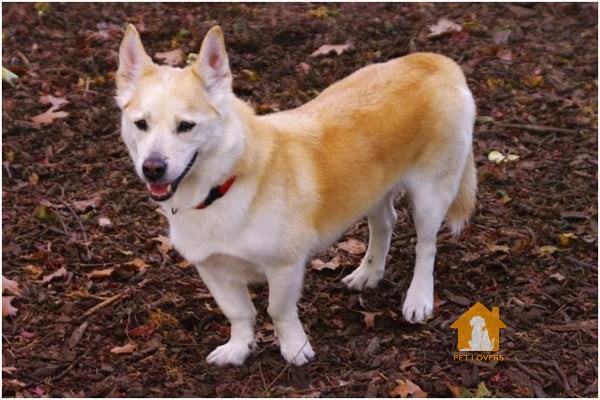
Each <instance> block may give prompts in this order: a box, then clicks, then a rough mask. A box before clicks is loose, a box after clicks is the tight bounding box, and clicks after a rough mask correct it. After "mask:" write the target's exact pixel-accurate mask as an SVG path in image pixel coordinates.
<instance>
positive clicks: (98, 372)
mask: <svg viewBox="0 0 600 400" xmlns="http://www.w3.org/2000/svg"><path fill="white" fill-rule="evenodd" d="M2 15H3V51H2V65H3V67H6V68H8V69H9V70H11V71H13V72H14V73H16V74H17V75H18V76H19V78H18V80H16V81H15V82H13V85H11V84H8V83H6V82H3V90H2V135H3V140H2V162H3V164H2V167H3V168H2V222H3V223H2V234H3V242H2V270H3V275H4V276H6V277H7V278H9V279H11V280H14V281H16V282H18V283H19V285H20V286H19V288H20V290H19V291H18V293H17V294H14V293H12V294H11V293H9V292H6V291H5V292H4V295H6V296H14V298H13V300H12V305H13V306H14V307H15V308H16V310H17V311H16V313H15V314H14V315H11V316H7V317H3V319H2V356H3V357H2V367H3V370H2V377H3V379H2V395H3V396H5V397H20V396H25V397H45V396H52V397H62V396H76V397H125V396H128V397H165V396H168V397H180V396H181V397H182V396H188V397H214V396H219V397H227V396H233V397H255V396H259V397H272V396H275V397H288V396H290V397H297V396H307V397H363V396H368V397H388V396H419V395H424V394H425V393H426V394H427V395H429V396H432V397H438V396H439V397H449V396H460V397H468V396H475V395H480V396H481V395H491V396H498V397H500V396H506V397H513V396H514V397H517V396H518V397H580V396H586V397H587V396H589V397H597V395H598V346H597V345H598V322H597V316H598V268H597V266H598V259H597V252H598V240H597V239H598V234H597V220H598V208H597V206H598V197H597V193H598V164H597V160H598V151H597V149H598V140H597V139H598V138H597V123H598V120H597V118H598V114H597V113H598V108H597V106H598V97H597V93H598V87H597V83H598V80H597V77H598V68H597V65H598V64H597V61H598V59H597V55H598V53H597V49H598V43H597V37H598V17H597V16H598V10H597V5H596V4H593V3H573V4H536V3H525V4H524V3H518V4H509V3H502V4H499V3H483V4H469V3H461V4H451V3H447V4H428V3H409V4H396V3H370V4H360V3H352V4H342V3H337V4H309V3H291V4H276V3H274V4H258V3H251V4H241V3H232V4H204V5H196V4H190V3H185V4H176V3H170V4H160V3H152V4H138V3H126V4H120V3H85V4H83V3H81V4H59V3H27V4H18V3H3V4H2ZM442 18H445V19H447V20H449V21H452V22H454V23H456V24H458V26H460V31H458V30H454V31H448V32H441V33H440V34H439V35H433V36H432V35H430V33H431V32H432V28H433V29H435V28H436V27H437V28H439V27H440V25H439V21H440V19H442ZM127 22H133V23H135V24H136V26H137V27H138V29H139V30H140V32H141V35H142V38H143V41H144V43H145V45H146V48H147V51H148V54H150V55H154V54H156V53H157V52H166V51H171V50H174V49H181V50H182V52H183V54H184V55H186V56H187V54H189V53H194V52H197V51H198V49H199V47H200V43H201V40H202V38H203V36H204V34H205V33H206V31H207V30H208V29H209V28H210V27H211V26H213V25H215V24H219V25H220V26H221V27H222V28H223V30H224V32H225V38H226V43H227V46H228V49H229V57H230V63H231V67H232V70H233V73H234V80H235V84H234V90H235V92H236V94H238V96H240V97H241V98H243V99H245V100H246V101H248V102H250V103H251V104H252V105H253V106H254V107H255V109H256V110H257V112H258V113H268V112H273V111H277V110H285V109H289V108H292V107H295V106H298V105H300V104H302V103H304V102H306V101H308V100H310V99H311V98H313V97H315V96H316V95H317V94H318V93H319V92H320V91H321V90H323V89H324V88H325V87H327V86H328V85H330V84H331V83H332V82H335V81H336V80H339V79H340V78H342V77H344V76H346V75H348V74H350V73H351V72H352V71H354V70H356V69H358V68H360V67H362V66H364V65H367V64H370V63H374V62H381V61H386V60H389V59H391V58H394V57H399V56H402V55H405V54H408V53H410V52H415V51H433V52H437V53H442V54H445V55H448V56H449V57H451V58H453V59H454V60H456V61H457V62H458V63H459V64H460V65H461V66H462V67H463V69H464V70H465V73H466V76H467V79H468V83H469V86H470V87H471V89H472V91H473V93H474V96H475V98H476V101H477V107H478V119H477V123H476V130H475V139H474V150H475V155H476V157H475V158H476V164H477V168H478V177H479V194H478V206H477V210H476V213H475V215H474V216H473V218H472V220H471V224H470V226H469V227H468V228H467V229H466V230H465V232H464V233H463V234H462V235H461V236H460V237H458V238H454V237H452V236H451V235H450V234H449V233H448V232H447V231H442V232H440V235H439V240H438V243H439V245H438V256H437V261H436V272H435V279H436V311H435V315H434V317H433V318H432V319H431V320H430V321H428V322H427V323H425V324H419V325H411V324H408V323H406V322H405V321H404V320H403V318H402V316H401V312H400V310H401V305H402V300H403V295H404V293H405V291H406V288H407V286H408V283H409V281H410V277H411V271H412V266H413V264H414V259H415V251H414V244H415V234H414V228H413V224H412V222H411V219H410V213H409V209H408V208H409V206H408V204H407V202H406V201H405V200H404V199H402V198H401V197H398V199H397V202H396V207H397V210H398V212H399V216H400V218H399V222H398V224H397V227H396V230H395V233H394V236H393V238H392V246H391V251H390V255H389V257H388V266H387V271H386V275H385V279H384V280H383V281H382V282H381V283H380V285H379V287H378V288H377V289H376V290H371V291H367V292H365V293H363V294H358V293H355V292H351V291H349V290H347V289H346V288H345V287H344V285H343V284H341V283H340V280H341V278H342V277H343V276H345V275H347V274H348V273H349V272H350V271H351V270H352V269H353V268H355V267H356V266H357V265H358V263H359V262H360V258H361V254H360V251H356V250H353V249H354V247H350V251H348V248H347V246H346V247H345V246H338V245H337V244H336V245H334V246H332V247H331V248H330V249H328V250H327V251H324V252H322V253H320V254H316V255H315V256H314V259H319V260H321V261H322V262H324V263H326V267H323V263H319V262H314V261H313V262H311V263H310V264H309V265H307V269H308V271H307V276H306V283H305V290H304V294H303V298H302V300H301V302H300V304H299V309H300V314H301V319H302V321H303V323H304V324H305V327H306V330H307V332H309V334H310V336H311V341H312V345H313V348H314V349H315V351H316V352H317V357H316V359H315V360H313V361H312V362H311V363H309V364H308V365H306V366H304V367H291V366H288V365H286V364H285V362H284V361H283V359H282V358H281V356H280V355H279V351H278V348H277V345H276V339H275V338H274V336H273V327H272V324H271V321H270V320H269V318H268V316H267V314H266V297H267V296H266V294H267V291H266V287H265V286H264V285H256V286H253V287H252V292H253V295H254V301H255V303H256V306H257V310H259V316H258V320H257V328H256V329H257V340H258V343H259V347H258V350H257V351H256V353H255V354H253V355H252V356H251V357H250V358H249V360H248V361H247V362H246V364H245V365H244V366H243V367H239V368H218V367H214V366H211V365H208V364H207V363H206V362H205V360H204V359H205V357H206V356H207V355H208V353H209V352H210V351H211V349H213V348H214V347H215V346H217V345H220V344H222V343H224V341H225V340H226V337H227V335H228V331H229V327H228V323H227V321H226V319H225V318H224V317H223V315H222V314H221V313H220V311H219V309H218V307H217V306H216V304H215V303H214V301H213V300H212V297H211V296H210V294H209V293H208V291H207V290H206V288H205V286H204V285H203V283H202V281H201V280H200V278H199V277H198V275H197V273H196V271H195V270H194V268H193V267H192V266H190V265H189V264H188V263H187V262H186V261H185V260H183V259H182V258H181V257H180V256H179V255H178V254H177V253H176V252H175V251H174V250H173V249H172V248H171V247H170V245H169V243H168V240H166V239H165V236H166V235H167V233H166V221H165V219H164V217H163V216H162V215H161V214H160V213H159V212H157V206H156V204H154V203H153V202H152V201H151V200H150V199H149V197H148V194H147V192H146V191H145V189H144V187H143V185H142V184H140V182H139V181H138V179H137V177H136V176H135V174H134V172H133V168H132V165H131V161H130V160H129V157H128V155H127V152H126V150H125V146H124V145H123V143H122V142H121V140H120V137H119V112H118V109H117V107H116V105H115V102H114V95H115V89H114V74H115V70H116V68H117V51H118V46H119V43H120V40H121V38H122V33H123V27H124V26H125V24H126V23H127ZM340 44H350V45H351V46H348V47H347V48H345V50H344V51H343V52H342V53H341V54H337V53H336V52H330V53H327V54H325V55H320V56H311V54H312V53H313V52H314V51H315V50H317V49H318V48H320V47H321V46H322V45H340ZM48 95H50V96H53V97H47V96H48ZM65 101H66V102H67V103H65ZM61 112H64V113H67V114H68V115H65V114H64V113H61ZM40 115H42V116H40ZM34 117H35V118H34ZM492 152H496V153H493V154H495V155H496V156H497V158H496V159H494V160H495V161H490V159H489V157H488V156H489V154H490V153H492ZM498 154H499V156H500V157H498ZM358 182H360V177H357V183H358ZM367 238H368V232H367V226H366V221H364V220H362V221H359V222H357V224H356V225H355V226H354V227H352V228H351V229H349V230H348V231H347V232H346V234H345V235H344V237H343V238H341V239H340V240H341V241H342V242H343V241H347V240H349V239H354V240H359V241H362V242H363V243H365V244H366V242H367ZM343 247H345V248H346V250H344V248H343ZM336 257H337V258H336ZM314 259H313V260H314ZM332 260H334V261H333V262H331V261H332ZM327 263H329V264H327ZM3 289H7V288H6V287H4V288H3ZM477 301H479V302H481V303H482V304H484V305H485V306H486V307H488V308H490V309H491V308H492V307H499V309H500V317H501V319H502V321H503V322H504V323H505V324H506V325H507V328H505V329H502V330H501V338H500V339H501V342H500V350H499V352H498V354H499V355H502V360H495V361H489V362H488V361H482V360H480V361H474V362H464V361H458V360H454V359H453V355H454V354H455V353H457V348H456V346H457V342H456V331H455V330H454V329H451V328H450V325H451V324H452V323H453V322H454V321H455V320H456V319H457V318H458V317H459V316H460V315H461V314H463V313H464V312H465V311H466V310H467V309H468V308H469V307H470V306H471V305H472V304H474V303H475V302H477Z"/></svg>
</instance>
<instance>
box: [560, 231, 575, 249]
mask: <svg viewBox="0 0 600 400" xmlns="http://www.w3.org/2000/svg"><path fill="white" fill-rule="evenodd" d="M571 239H577V236H576V235H575V234H574V233H559V234H558V240H560V244H561V245H562V246H564V247H567V246H568V245H569V243H570V242H571Z"/></svg>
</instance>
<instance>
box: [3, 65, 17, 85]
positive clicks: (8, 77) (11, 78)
mask: <svg viewBox="0 0 600 400" xmlns="http://www.w3.org/2000/svg"><path fill="white" fill-rule="evenodd" d="M17 79H19V76H18V75H17V74H15V73H14V72H12V71H10V70H8V69H6V68H4V67H2V80H3V81H4V82H8V83H9V84H10V85H11V86H15V81H16V80H17Z"/></svg>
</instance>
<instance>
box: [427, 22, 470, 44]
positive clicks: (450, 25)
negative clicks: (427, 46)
mask: <svg viewBox="0 0 600 400" xmlns="http://www.w3.org/2000/svg"><path fill="white" fill-rule="evenodd" d="M429 30H430V31H431V33H429V34H428V35H427V38H428V39H434V38H438V37H440V36H444V35H446V34H449V33H453V32H460V31H462V26H460V25H459V24H457V23H455V22H452V21H450V20H449V19H448V18H440V19H439V20H438V22H436V23H435V24H433V25H429Z"/></svg>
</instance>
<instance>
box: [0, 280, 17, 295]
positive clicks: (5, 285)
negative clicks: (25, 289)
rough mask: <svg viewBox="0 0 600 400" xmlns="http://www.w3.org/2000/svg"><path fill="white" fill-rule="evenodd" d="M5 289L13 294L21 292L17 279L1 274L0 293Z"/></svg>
mask: <svg viewBox="0 0 600 400" xmlns="http://www.w3.org/2000/svg"><path fill="white" fill-rule="evenodd" d="M5 290H6V291H7V292H10V293H12V294H15V295H19V294H21V289H19V284H18V283H17V281H13V280H12V279H8V278H7V277H5V276H4V275H2V293H4V291H5Z"/></svg>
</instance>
